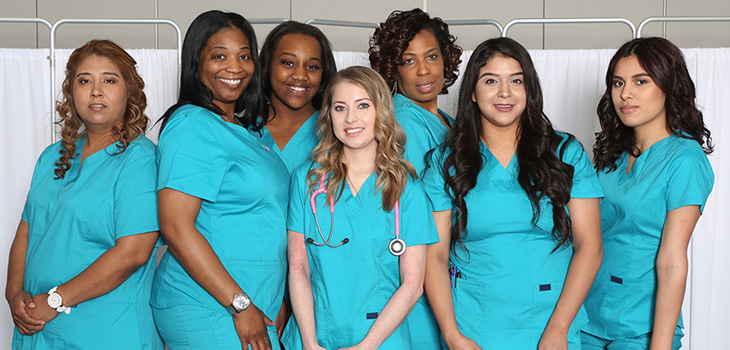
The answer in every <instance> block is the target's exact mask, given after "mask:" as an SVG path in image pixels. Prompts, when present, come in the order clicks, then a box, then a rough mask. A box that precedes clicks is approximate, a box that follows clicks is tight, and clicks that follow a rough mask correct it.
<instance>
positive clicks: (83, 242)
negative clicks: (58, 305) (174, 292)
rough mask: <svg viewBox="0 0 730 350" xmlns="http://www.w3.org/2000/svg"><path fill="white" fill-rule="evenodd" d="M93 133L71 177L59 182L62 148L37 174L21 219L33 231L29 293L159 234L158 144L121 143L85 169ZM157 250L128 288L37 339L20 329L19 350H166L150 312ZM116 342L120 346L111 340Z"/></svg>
mask: <svg viewBox="0 0 730 350" xmlns="http://www.w3.org/2000/svg"><path fill="white" fill-rule="evenodd" d="M86 140H87V138H86V135H82V136H81V137H80V138H79V139H78V140H77V141H76V152H77V153H76V156H75V157H74V158H72V159H71V160H70V161H71V167H70V168H69V169H68V170H67V171H66V174H65V176H64V178H62V179H57V180H56V179H54V178H55V177H56V175H55V174H54V172H53V171H54V169H55V168H56V165H55V163H56V162H57V161H58V159H59V157H60V153H59V152H60V150H61V149H62V146H61V142H60V141H59V142H56V143H55V144H52V145H50V146H48V148H46V150H45V151H44V152H43V154H41V156H40V158H39V159H38V163H37V164H36V168H35V171H34V173H33V180H32V182H31V187H30V191H29V192H28V198H27V200H26V203H25V209H24V211H23V216H22V219H23V221H25V222H27V223H28V225H29V231H28V251H27V253H26V260H25V276H24V279H23V288H24V289H25V290H26V291H27V292H29V293H30V294H31V295H36V294H41V293H47V292H48V290H50V289H51V288H52V287H55V286H58V285H60V284H63V283H65V282H68V281H69V280H70V279H72V278H74V277H76V276H77V275H78V274H80V273H81V272H82V271H83V270H85V269H86V268H87V267H89V265H91V264H92V263H93V262H94V261H96V260H97V259H98V258H99V257H100V256H101V255H102V254H104V253H105V252H106V251H107V250H109V249H110V248H112V247H113V246H114V245H115V244H116V241H117V240H118V239H120V238H122V237H126V236H131V235H136V234H141V233H146V232H152V231H157V230H159V224H158V222H157V193H156V190H155V185H156V184H157V165H156V163H155V145H154V144H153V143H152V142H151V141H150V140H149V139H147V138H146V137H141V138H139V139H136V140H134V141H132V142H131V143H130V144H129V146H127V149H126V150H125V151H124V152H122V153H120V154H116V155H113V154H114V153H116V152H119V149H118V148H117V144H116V143H115V144H112V145H110V146H108V147H106V148H105V149H103V150H100V151H98V152H96V153H94V154H91V155H89V156H88V157H86V159H85V160H84V162H83V164H81V156H80V155H81V154H82V151H83V149H84V146H85V143H86ZM154 256H155V254H154V251H153V253H152V254H151V256H150V258H149V260H148V261H147V263H145V264H144V265H142V266H140V267H139V268H138V269H137V270H136V271H135V272H134V273H132V275H131V276H129V278H127V279H126V280H125V281H124V282H122V284H121V285H119V286H118V287H117V288H115V289H114V290H112V291H110V292H109V293H107V294H105V295H102V296H100V297H97V298H94V299H91V300H87V301H85V302H83V303H80V304H78V305H77V306H76V307H72V308H71V313H69V314H65V313H61V314H59V315H58V316H57V317H56V318H55V319H53V320H52V321H50V322H48V323H47V324H46V325H45V328H44V329H43V330H42V331H40V332H38V333H36V334H34V335H32V336H26V335H22V334H20V332H19V331H18V329H17V328H16V329H15V332H14V335H13V349H54V350H56V349H160V350H161V349H163V345H162V340H161V339H160V336H159V335H158V333H157V330H156V328H155V324H154V320H153V318H152V310H151V309H150V306H149V298H150V288H151V285H152V275H153V273H154V270H155V259H154ZM110 339H113V341H109V340H110Z"/></svg>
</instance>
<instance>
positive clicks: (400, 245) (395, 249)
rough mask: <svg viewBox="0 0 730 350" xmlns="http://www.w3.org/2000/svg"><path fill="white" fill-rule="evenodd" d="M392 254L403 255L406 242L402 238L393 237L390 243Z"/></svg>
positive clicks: (389, 248) (389, 247)
mask: <svg viewBox="0 0 730 350" xmlns="http://www.w3.org/2000/svg"><path fill="white" fill-rule="evenodd" d="M388 250H389V251H390V254H393V255H395V256H401V255H403V253H404V252H405V251H406V242H405V241H403V240H402V239H400V238H393V239H392V240H391V241H390V243H389V244H388Z"/></svg>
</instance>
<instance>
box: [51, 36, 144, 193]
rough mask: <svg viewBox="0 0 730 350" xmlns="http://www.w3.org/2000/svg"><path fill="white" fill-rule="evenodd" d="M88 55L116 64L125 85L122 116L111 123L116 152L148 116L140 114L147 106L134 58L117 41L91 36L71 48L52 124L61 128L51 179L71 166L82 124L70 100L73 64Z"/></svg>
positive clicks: (135, 135)
mask: <svg viewBox="0 0 730 350" xmlns="http://www.w3.org/2000/svg"><path fill="white" fill-rule="evenodd" d="M89 56H101V57H107V58H109V59H111V60H112V62H114V64H116V65H117V68H119V71H120V72H121V74H122V77H123V78H124V81H125V83H126V85H127V86H126V87H127V107H126V108H125V110H124V118H123V122H122V126H121V127H116V126H114V127H112V134H113V136H114V138H115V139H116V141H118V142H119V144H118V145H117V149H118V150H119V151H118V152H116V153H114V155H116V154H120V153H122V152H124V151H125V150H126V149H127V146H129V144H130V143H131V142H132V141H134V140H136V139H137V138H139V137H141V136H143V135H144V132H145V129H146V128H147V124H148V123H149V119H148V118H147V116H146V115H145V114H144V110H145V108H147V96H146V95H145V93H144V81H143V80H142V78H141V77H140V76H139V73H137V69H136V68H135V65H136V64H137V62H136V61H135V60H134V59H133V58H132V56H130V55H129V54H128V53H127V52H126V51H124V49H122V48H121V47H120V46H119V45H117V44H115V43H114V42H112V41H109V40H91V41H89V42H88V43H86V44H85V45H84V46H82V47H80V48H78V49H76V50H74V52H73V53H72V54H71V57H69V59H68V62H67V63H66V79H65V80H64V81H63V87H62V92H63V100H62V101H59V102H56V111H58V114H59V116H60V117H61V120H60V121H58V122H56V124H58V125H60V126H61V127H62V129H61V146H62V148H61V151H60V153H61V157H60V158H59V159H58V161H57V162H56V164H55V165H56V169H55V170H54V171H53V172H54V173H55V175H56V177H55V179H62V178H63V177H64V176H65V175H66V171H67V170H68V169H69V168H71V159H73V158H74V157H75V154H76V140H78V138H79V135H80V133H79V130H81V128H82V126H83V125H84V124H83V122H82V121H81V118H80V117H79V115H78V113H77V112H76V108H75V107H74V101H73V85H74V76H75V75H76V68H77V67H78V66H79V65H80V64H81V62H82V61H83V60H85V59H86V58H87V57H89Z"/></svg>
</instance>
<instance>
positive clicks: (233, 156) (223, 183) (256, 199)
mask: <svg viewBox="0 0 730 350" xmlns="http://www.w3.org/2000/svg"><path fill="white" fill-rule="evenodd" d="M158 162H159V166H160V170H159V176H158V183H157V188H158V189H162V188H171V189H174V190H177V191H180V192H184V193H186V194H189V195H191V196H195V197H198V198H201V199H202V200H203V201H202V205H201V207H200V212H199V213H198V217H197V219H196V221H195V227H196V228H197V229H198V231H200V233H201V234H202V235H203V236H204V237H205V239H206V240H208V243H209V244H210V246H211V247H212V248H213V250H214V251H215V253H216V254H217V255H218V258H219V259H220V261H221V263H223V266H224V267H225V268H226V270H227V271H228V273H229V274H230V275H231V276H232V277H233V279H234V280H235V281H236V283H238V285H239V286H240V287H241V288H242V289H243V290H244V291H245V292H246V293H247V294H248V295H249V296H250V297H251V300H252V302H253V303H254V304H255V305H256V306H257V307H258V308H259V309H261V310H262V311H263V312H264V313H265V314H266V315H267V316H268V317H269V318H270V319H272V320H274V319H276V316H277V314H278V312H279V308H280V307H281V300H282V297H283V293H284V278H285V275H286V225H285V224H286V210H287V209H286V208H287V198H288V188H289V186H288V183H289V174H288V172H287V171H286V167H285V166H284V164H283V163H282V162H281V160H280V159H279V158H278V156H276V155H275V154H274V153H273V152H270V149H268V148H267V147H264V146H263V145H261V143H260V141H259V139H257V138H255V137H254V136H253V135H251V133H250V132H249V131H248V130H246V129H244V128H243V127H241V126H239V125H234V124H231V123H226V122H224V121H223V120H222V118H221V117H220V116H218V115H216V114H214V113H213V112H210V111H208V110H207V109H204V108H202V107H197V106H192V105H186V106H183V107H180V108H179V109H178V110H177V111H175V113H173V114H172V116H171V118H170V119H169V121H168V123H167V126H166V127H165V129H164V130H163V132H162V135H160V141H159V145H158ZM231 298H233V296H231ZM151 304H152V306H153V307H154V308H156V309H164V308H170V307H177V306H181V305H185V306H187V308H189V309H199V308H205V309H208V310H213V311H215V312H218V313H221V314H225V315H228V313H227V311H226V310H225V308H224V307H223V306H222V305H221V304H219V303H218V302H217V301H216V300H215V299H214V298H213V297H212V296H211V295H210V294H208V292H207V291H206V290H205V289H203V288H202V287H201V286H200V285H198V284H197V283H196V282H195V281H194V280H193V279H192V278H191V277H190V275H188V273H187V272H186V271H185V268H183V267H182V265H181V264H180V263H179V262H178V260H177V259H176V258H175V257H174V256H173V255H172V254H171V253H170V251H167V252H166V253H165V255H164V256H163V257H162V260H161V261H160V265H159V267H158V270H157V273H156V275H155V280H154V284H153V288H152V300H151ZM228 317H230V315H228ZM183 321H184V322H186V323H188V324H189V323H195V322H197V323H198V324H199V326H200V327H205V326H206V325H205V323H206V321H205V320H203V319H201V320H194V319H190V318H187V317H185V319H184V320H183V319H177V320H176V319H173V318H165V319H162V320H160V319H158V320H157V323H158V324H160V323H163V322H171V323H172V325H170V326H163V327H167V328H168V329H175V324H176V323H180V322H183ZM190 327H194V326H190ZM207 327H208V328H207V329H208V330H209V332H210V333H209V334H208V335H207V336H208V337H211V338H212V337H216V335H215V334H214V332H213V329H212V328H211V327H210V325H209V324H208V325H207ZM177 329H178V333H176V334H175V333H168V334H172V335H174V336H177V337H179V338H183V337H185V336H186V334H185V330H184V329H183V328H182V327H178V328H177ZM201 336H203V335H201ZM235 340H236V341H238V340H237V339H235ZM273 343H276V339H275V338H273V339H272V344H273ZM238 346H240V343H238Z"/></svg>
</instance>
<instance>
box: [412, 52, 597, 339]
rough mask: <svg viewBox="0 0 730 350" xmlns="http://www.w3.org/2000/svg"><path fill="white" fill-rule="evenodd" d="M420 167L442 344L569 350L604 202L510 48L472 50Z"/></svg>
mask: <svg viewBox="0 0 730 350" xmlns="http://www.w3.org/2000/svg"><path fill="white" fill-rule="evenodd" d="M429 164H430V167H429V168H427V169H426V173H425V175H424V183H425V184H426V191H427V193H428V195H429V199H430V201H431V204H432V206H433V210H434V213H433V214H434V220H435V221H436V227H437V229H438V232H439V238H440V242H439V243H437V244H434V245H432V246H430V247H429V251H428V264H427V268H426V293H427V295H428V299H429V301H430V302H431V305H432V307H433V310H434V314H435V315H436V318H437V320H438V322H439V326H440V328H441V332H442V334H443V340H444V342H445V343H446V346H448V347H449V348H450V349H479V348H485V349H497V348H500V349H535V348H538V349H579V348H580V338H579V335H580V332H579V331H580V327H581V326H582V325H583V324H585V322H586V321H587V318H586V315H585V311H584V310H583V308H582V303H583V299H584V298H585V295H586V293H587V292H588V289H589V288H590V286H591V283H592V282H593V278H594V277H595V274H596V272H597V271H598V268H599V266H600V263H601V253H602V250H601V239H600V226H599V223H600V214H599V204H598V197H601V196H602V195H603V194H602V191H601V188H600V186H599V185H598V181H597V179H596V175H595V173H594V172H593V169H592V167H591V163H590V161H589V159H588V157H587V155H586V154H585V151H584V150H583V147H582V146H581V145H580V143H579V142H577V141H576V140H575V138H574V137H573V136H571V135H568V134H564V133H558V132H556V131H555V130H554V129H553V127H552V124H551V123H550V120H548V118H547V117H546V116H545V114H544V113H543V100H542V91H541V89H540V82H539V79H538V76H537V72H536V71H535V67H534V65H533V63H532V59H531V58H530V56H529V54H528V53H527V50H525V48H524V47H522V46H521V45H520V44H519V43H517V42H516V41H514V40H512V39H509V38H497V39H490V40H487V41H485V42H483V43H481V44H480V45H479V46H478V47H477V48H476V50H475V51H474V53H473V54H472V56H471V58H470V59H469V63H468V65H467V68H466V71H465V73H464V78H463V81H462V84H461V88H460V90H459V106H458V111H457V117H456V119H455V122H454V125H453V127H452V129H451V131H449V133H448V135H447V137H446V141H445V143H444V144H443V145H442V146H441V147H439V148H438V149H436V151H435V152H433V154H432V156H431V158H430V159H429ZM568 211H570V215H568ZM469 214H471V215H469ZM467 219H468V220H467ZM449 276H450V277H449Z"/></svg>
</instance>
